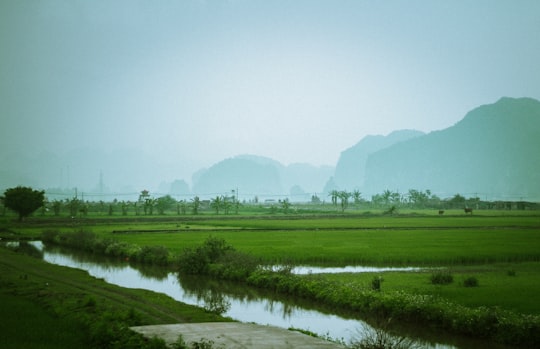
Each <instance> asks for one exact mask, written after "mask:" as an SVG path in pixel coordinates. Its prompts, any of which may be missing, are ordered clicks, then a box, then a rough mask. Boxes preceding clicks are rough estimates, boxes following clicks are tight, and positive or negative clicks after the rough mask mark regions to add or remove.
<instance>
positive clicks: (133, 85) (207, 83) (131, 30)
mask: <svg viewBox="0 0 540 349" xmlns="http://www.w3.org/2000/svg"><path fill="white" fill-rule="evenodd" d="M539 35H540V1H537V0H508V1H500V0H475V1H469V0H453V1H433V0H402V1H390V0H378V1H375V0H355V1H348V0H332V1H330V0H329V1H318V0H305V1H303V0H298V1H281V0H275V1H262V0H260V1H259V0H253V1H247V0H230V1H217V0H213V1H210V0H209V1H202V0H197V1H195V0H193V1H192V0H184V1H173V0H160V1H150V0H93V1H85V0H44V1H38V0H1V1H0V158H1V157H2V155H6V154H7V153H9V152H13V151H20V152H24V153H40V152H52V153H55V154H59V153H62V152H66V151H70V150H74V149H79V148H85V149H101V150H103V151H115V150H118V149H128V150H131V151H140V152H141V153H144V154H146V155H147V156H151V157H152V158H154V159H155V160H156V161H157V162H158V163H161V164H163V165H164V168H165V167H167V168H169V169H170V173H168V174H167V175H164V176H165V177H167V176H168V178H166V179H168V180H172V179H175V178H185V179H186V180H189V179H190V178H191V174H192V173H193V172H195V171H197V170H198V169H200V168H202V167H209V166H211V165H212V164H214V163H216V162H218V161H220V160H223V159H225V158H228V157H232V156H236V155H239V154H256V155H261V156H267V157H270V158H273V159H275V160H277V161H280V162H281V163H283V164H285V165H287V164H290V163H297V162H301V163H311V164H314V165H331V166H335V164H336V162H337V160H338V158H339V155H340V152H341V151H343V150H345V149H347V148H349V147H351V146H353V145H354V144H356V143H357V142H358V141H360V140H361V139H362V138H363V137H364V136H366V135H374V134H383V135H384V134H388V133H390V132H392V131H394V130H399V129H416V130H420V131H424V132H430V131H433V130H440V129H444V128H447V127H450V126H452V125H454V124H455V123H456V122H458V121H459V120H461V119H462V118H463V117H464V116H465V114H466V113H467V112H468V111H470V110H471V109H473V108H475V107H477V106H480V105H482V104H490V103H494V102H495V101H497V100H498V99H499V98H501V97H503V96H509V97H532V98H536V99H540V63H539V62H540V40H539V39H538V37H539ZM1 166H9V164H6V163H4V164H2V165H1Z"/></svg>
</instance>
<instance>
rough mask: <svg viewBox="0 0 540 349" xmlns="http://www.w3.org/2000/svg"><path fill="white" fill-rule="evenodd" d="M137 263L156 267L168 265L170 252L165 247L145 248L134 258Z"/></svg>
mask: <svg viewBox="0 0 540 349" xmlns="http://www.w3.org/2000/svg"><path fill="white" fill-rule="evenodd" d="M134 257H135V259H136V261H138V262H141V263H147V264H154V265H167V264H168V262H169V250H168V249H167V248H166V247H165V246H143V248H141V250H140V251H139V253H138V254H137V255H135V256H134Z"/></svg>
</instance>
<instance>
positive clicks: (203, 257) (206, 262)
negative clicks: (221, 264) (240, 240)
mask: <svg viewBox="0 0 540 349" xmlns="http://www.w3.org/2000/svg"><path fill="white" fill-rule="evenodd" d="M232 251H234V248H233V247H232V246H230V245H228V244H227V243H226V242H225V240H224V239H220V238H215V237H212V236H210V237H208V238H207V239H206V241H205V242H204V243H203V245H202V246H199V247H197V248H194V249H193V248H187V249H185V250H184V251H183V252H182V253H181V254H180V256H179V257H178V265H179V270H180V272H183V273H186V274H207V273H208V272H209V270H210V264H212V263H216V262H217V261H218V260H219V259H220V258H222V257H223V256H224V255H225V254H227V253H228V252H232Z"/></svg>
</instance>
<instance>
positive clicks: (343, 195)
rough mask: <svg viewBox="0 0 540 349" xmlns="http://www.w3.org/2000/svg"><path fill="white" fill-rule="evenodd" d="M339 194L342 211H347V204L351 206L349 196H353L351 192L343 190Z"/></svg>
mask: <svg viewBox="0 0 540 349" xmlns="http://www.w3.org/2000/svg"><path fill="white" fill-rule="evenodd" d="M337 196H338V197H339V200H340V202H341V212H345V209H346V208H347V206H349V198H350V197H351V193H349V192H348V191H345V190H342V191H339V192H338V193H337Z"/></svg>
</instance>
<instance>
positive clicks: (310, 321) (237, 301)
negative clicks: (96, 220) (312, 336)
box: [32, 242, 456, 349]
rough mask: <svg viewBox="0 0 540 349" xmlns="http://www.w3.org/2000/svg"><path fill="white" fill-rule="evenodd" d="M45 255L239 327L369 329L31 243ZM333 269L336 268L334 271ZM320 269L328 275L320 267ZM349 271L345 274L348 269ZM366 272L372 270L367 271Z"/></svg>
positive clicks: (213, 284)
mask: <svg viewBox="0 0 540 349" xmlns="http://www.w3.org/2000/svg"><path fill="white" fill-rule="evenodd" d="M32 244H33V245H34V246H35V247H36V248H37V249H39V250H41V251H42V252H43V259H44V260H45V261H47V262H49V263H53V264H57V265H62V266H67V267H72V268H78V269H83V270H86V271H88V273H89V274H90V275H92V276H94V277H96V278H100V279H103V280H105V281H106V282H108V283H111V284H115V285H118V286H122V287H127V288H143V289H148V290H152V291H155V292H159V293H164V294H167V295H169V296H170V297H172V298H174V299H175V300H178V301H180V302H183V303H187V304H192V305H197V306H199V307H202V308H206V309H211V310H212V309H218V308H219V309H223V310H225V312H224V313H223V314H222V315H224V316H228V317H231V318H233V319H235V320H238V321H241V322H253V323H257V324H261V325H273V326H277V327H282V328H290V327H293V328H297V329H303V330H308V331H311V332H313V333H316V334H318V335H320V336H322V337H326V338H330V339H335V340H340V341H343V342H345V343H350V341H351V340H358V339H359V336H360V335H361V333H365V331H366V330H369V329H370V328H371V327H370V326H369V325H368V324H366V323H365V322H363V321H361V320H357V319H348V318H346V317H344V316H340V315H335V314H331V313H325V312H324V311H322V310H314V309H310V306H309V305H306V306H304V305H302V306H300V305H298V303H301V302H298V301H296V302H295V303H292V302H287V301H286V300H284V298H278V297H277V296H275V295H271V294H264V295H261V294H262V293H264V292H263V291H260V290H255V289H251V288H249V287H246V286H245V285H238V284H235V283H228V282H221V281H216V280H212V279H208V278H203V277H182V278H179V277H178V275H177V274H176V273H172V272H168V271H164V270H163V269H152V268H143V269H140V270H139V269H135V268H133V267H132V266H130V265H129V264H128V263H127V262H119V261H111V260H109V261H106V262H105V261H99V262H98V261H97V259H96V258H95V257H93V256H85V255H84V254H82V253H76V254H67V253H64V252H61V251H60V250H59V249H56V248H48V247H44V246H43V245H42V243H41V242H33V243H32ZM333 269H335V268H333ZM313 270H314V268H311V267H302V268H299V269H297V271H296V272H299V273H304V272H306V273H307V272H313ZM324 270H328V269H326V268H324ZM346 270H347V271H349V269H346ZM369 270H370V271H371V270H372V269H369ZM422 347H423V348H437V349H443V348H444V349H451V348H456V347H454V346H450V345H443V344H439V343H424V342H423V343H422Z"/></svg>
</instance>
